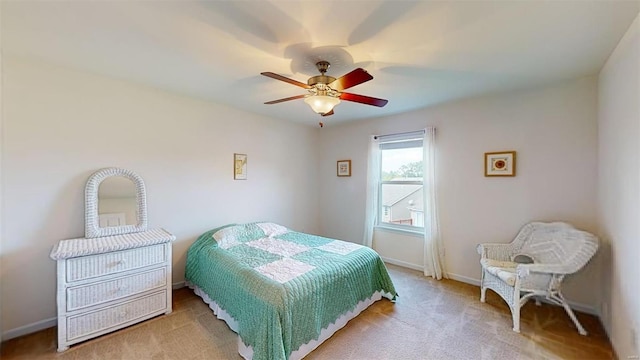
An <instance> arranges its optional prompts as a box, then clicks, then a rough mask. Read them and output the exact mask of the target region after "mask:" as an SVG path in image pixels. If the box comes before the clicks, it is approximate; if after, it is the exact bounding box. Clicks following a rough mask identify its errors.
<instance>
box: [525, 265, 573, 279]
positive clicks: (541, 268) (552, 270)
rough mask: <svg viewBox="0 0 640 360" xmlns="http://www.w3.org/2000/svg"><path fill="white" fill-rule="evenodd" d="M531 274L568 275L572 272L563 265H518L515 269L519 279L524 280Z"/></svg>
mask: <svg viewBox="0 0 640 360" xmlns="http://www.w3.org/2000/svg"><path fill="white" fill-rule="evenodd" d="M531 273H542V274H558V275H568V274H571V273H572V271H571V270H570V269H569V268H568V267H567V266H565V265H548V264H520V265H518V266H517V267H516V274H518V277H519V278H525V277H527V276H529V274H531Z"/></svg>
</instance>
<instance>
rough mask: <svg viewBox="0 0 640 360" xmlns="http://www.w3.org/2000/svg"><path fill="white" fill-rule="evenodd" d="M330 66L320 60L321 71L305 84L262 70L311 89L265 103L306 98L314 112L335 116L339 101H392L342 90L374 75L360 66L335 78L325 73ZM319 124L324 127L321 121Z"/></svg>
mask: <svg viewBox="0 0 640 360" xmlns="http://www.w3.org/2000/svg"><path fill="white" fill-rule="evenodd" d="M329 66H331V64H329V62H328V61H319V62H317V63H316V67H317V68H318V71H320V74H321V75H316V76H312V77H310V78H309V80H307V83H306V84H305V83H302V82H300V81H297V80H293V79H290V78H288V77H284V76H282V75H278V74H275V73H272V72H263V73H260V74H261V75H264V76H267V77H270V78H272V79H276V80H280V81H284V82H287V83H289V84H293V85H296V86H299V87H301V88H303V89H307V91H308V92H309V93H308V94H305V95H296V96H292V97H288V98H283V99H278V100H273V101H267V102H265V104H267V105H272V104H278V103H281V102H285V101H289V100H296V99H303V98H304V102H305V103H307V104H308V105H309V106H311V109H313V111H315V112H316V113H318V114H320V115H322V116H329V115H333V107H334V106H336V105H338V104H339V103H340V100H345V101H353V102H357V103H360V104H366V105H373V106H378V107H383V106H385V105H387V102H389V101H388V100H385V99H378V98H374V97H370V96H364V95H358V94H352V93H347V92H343V91H342V90H346V89H348V88H350V87H353V86H356V85H359V84H362V83H364V82H367V81H369V80H371V79H373V76H371V75H370V74H369V73H368V72H367V71H366V70H364V69H362V68H357V69H355V70H353V71H351V72H350V73H348V74H346V75H344V76H342V77H339V78H337V79H336V78H334V77H333V76H328V75H325V73H326V72H327V70H328V69H329ZM320 124H321V126H322V123H320Z"/></svg>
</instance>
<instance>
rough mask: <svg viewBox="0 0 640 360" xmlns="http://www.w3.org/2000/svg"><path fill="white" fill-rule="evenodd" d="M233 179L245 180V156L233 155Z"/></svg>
mask: <svg viewBox="0 0 640 360" xmlns="http://www.w3.org/2000/svg"><path fill="white" fill-rule="evenodd" d="M233 179H234V180H247V154H233Z"/></svg>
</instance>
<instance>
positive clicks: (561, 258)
mask: <svg viewBox="0 0 640 360" xmlns="http://www.w3.org/2000/svg"><path fill="white" fill-rule="evenodd" d="M597 250H598V239H597V238H596V237H595V236H594V235H592V234H590V233H588V232H585V231H580V230H577V229H575V228H574V227H573V226H571V225H569V224H567V223H562V222H554V223H542V222H532V223H529V224H527V225H525V226H523V227H522V229H521V230H520V232H519V233H518V236H516V238H515V239H514V240H513V241H512V242H511V243H509V244H480V245H478V253H479V254H480V255H481V256H482V258H481V260H480V263H481V265H482V280H481V282H480V289H481V290H480V301H482V302H485V295H486V291H487V289H491V290H493V291H495V292H496V293H497V294H498V295H500V296H501V297H502V298H503V299H504V300H505V301H506V302H507V304H508V305H509V308H510V309H511V314H512V316H513V331H515V332H520V308H521V307H522V306H523V305H524V304H525V303H526V302H527V301H528V300H529V299H530V298H532V297H545V298H546V299H547V300H548V301H550V302H551V303H554V304H557V305H561V306H562V307H563V308H564V309H565V311H566V312H567V314H569V317H570V318H571V320H573V322H574V323H575V325H576V327H577V328H578V332H579V333H580V334H581V335H586V334H587V332H586V331H585V330H584V328H583V327H582V325H581V324H580V322H579V321H578V319H577V318H576V316H575V314H574V313H573V311H571V308H570V307H569V305H568V304H567V302H566V301H565V299H564V297H563V296H562V292H561V291H560V286H561V285H562V280H563V278H564V277H565V276H566V275H569V274H573V273H575V272H576V271H578V270H580V269H581V268H582V267H583V266H584V265H585V264H586V263H587V262H588V261H589V259H591V257H593V255H594V254H595V253H596V251H597ZM521 258H524V259H527V260H529V261H528V263H523V262H522V261H521V260H520V259H521ZM538 299H539V298H538ZM538 299H537V300H536V302H537V301H538Z"/></svg>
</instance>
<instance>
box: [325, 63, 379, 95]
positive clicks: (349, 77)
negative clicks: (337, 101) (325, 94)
mask: <svg viewBox="0 0 640 360" xmlns="http://www.w3.org/2000/svg"><path fill="white" fill-rule="evenodd" d="M371 79H373V76H371V75H370V74H369V73H368V72H367V71H366V70H364V69H362V68H357V69H355V70H353V71H352V72H350V73H348V74H346V75H344V76H342V77H340V78H338V79H336V81H334V82H332V83H331V84H329V87H331V88H332V89H334V90H338V91H342V90H345V89H348V88H350V87H353V86H356V85H359V84H362V83H363V82H367V81H369V80H371Z"/></svg>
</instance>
